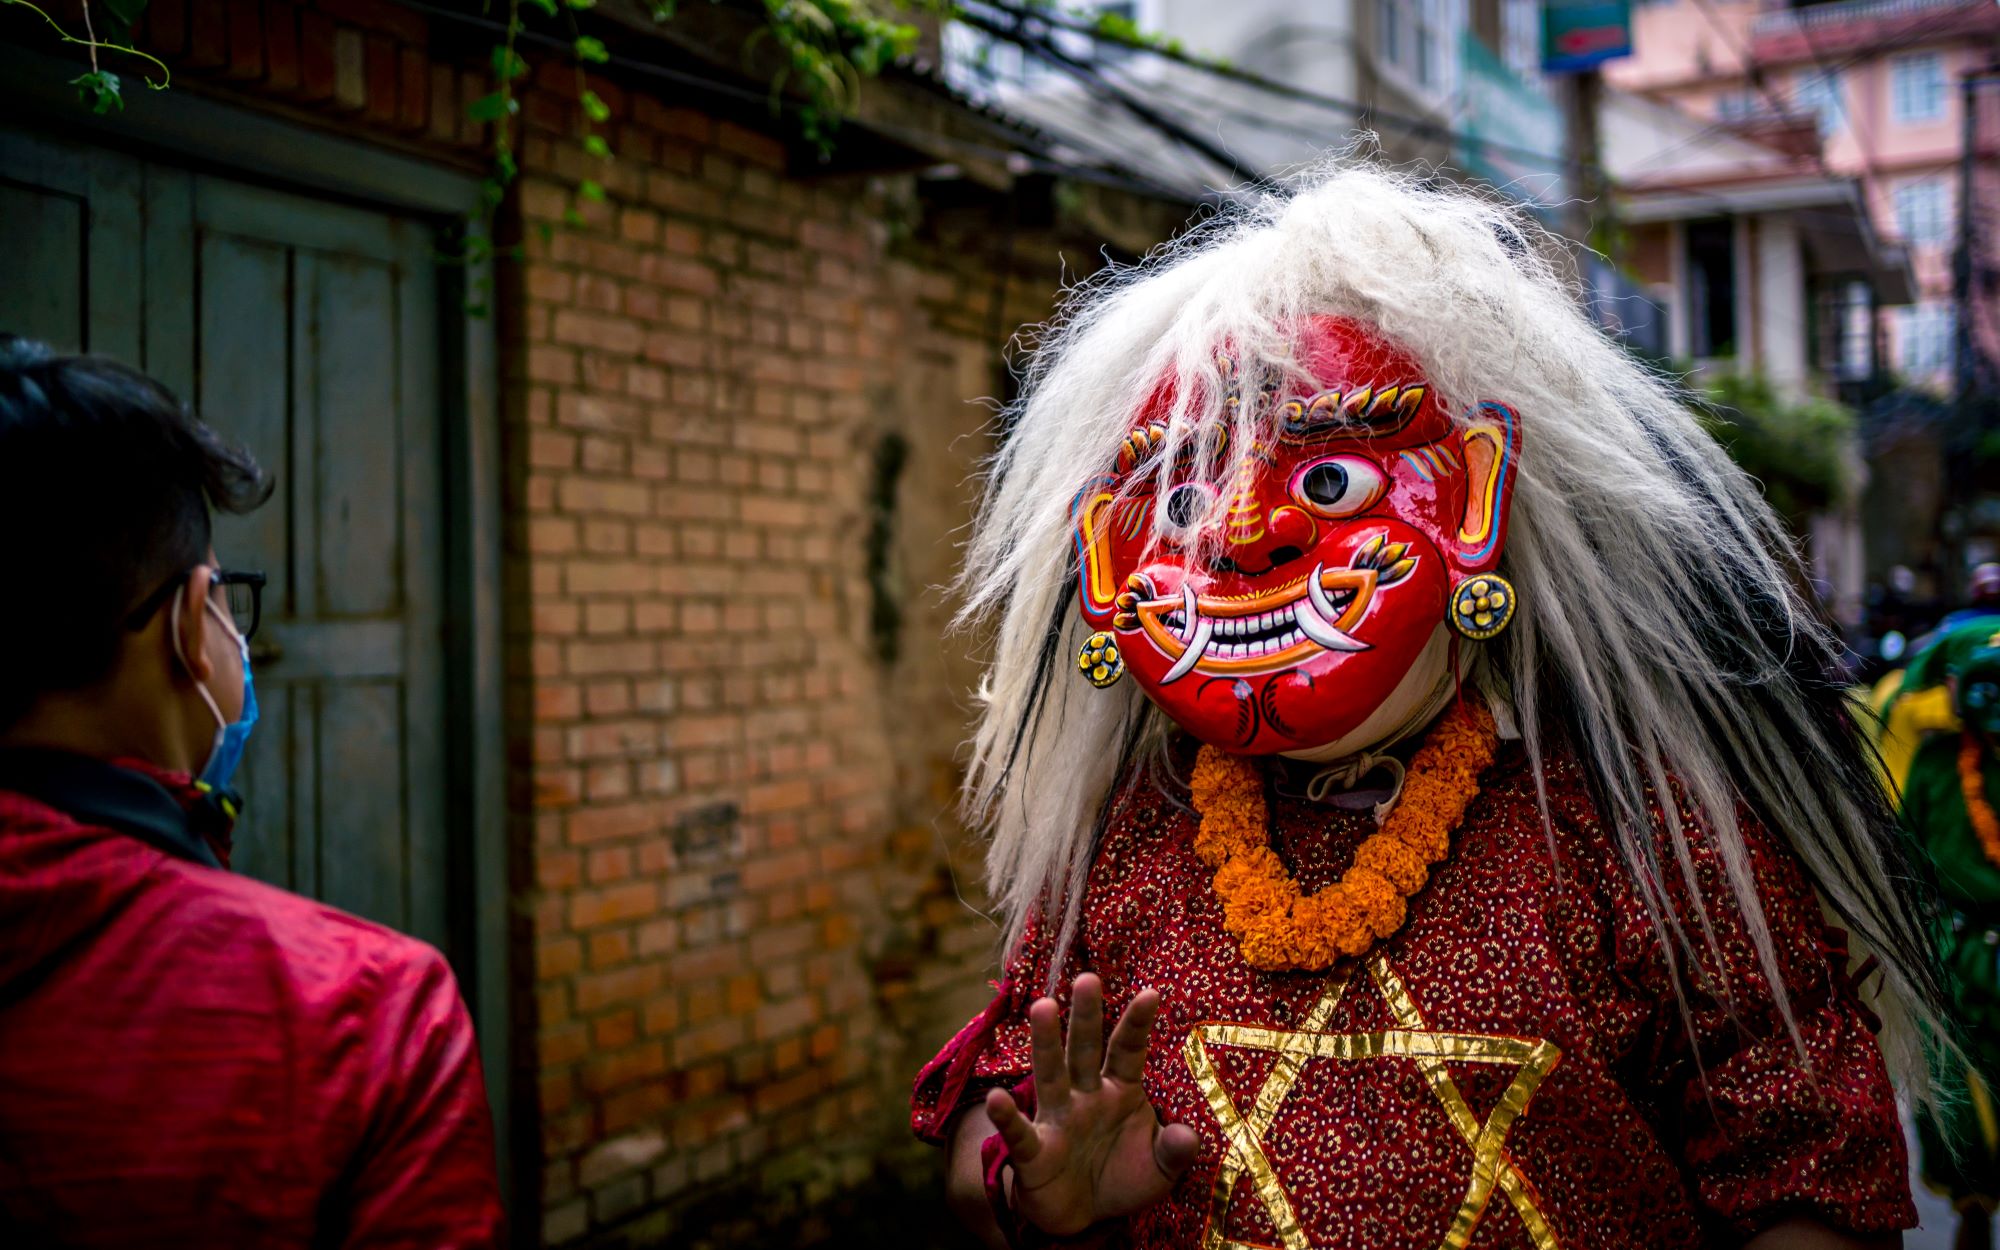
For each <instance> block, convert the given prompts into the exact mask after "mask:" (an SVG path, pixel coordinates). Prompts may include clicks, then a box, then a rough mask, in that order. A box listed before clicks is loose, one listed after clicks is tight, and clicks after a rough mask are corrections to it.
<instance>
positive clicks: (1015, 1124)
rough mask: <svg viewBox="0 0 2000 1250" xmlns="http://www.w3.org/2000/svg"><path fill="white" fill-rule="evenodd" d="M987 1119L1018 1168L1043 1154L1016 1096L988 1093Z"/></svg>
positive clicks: (1036, 1134)
mask: <svg viewBox="0 0 2000 1250" xmlns="http://www.w3.org/2000/svg"><path fill="white" fill-rule="evenodd" d="M986 1118H987V1119H989V1120H991V1121H993V1127H994V1129H995V1130H997V1131H998V1132H999V1134H1000V1140H1001V1141H1002V1142H1004V1143H1005V1144H1006V1146H1007V1157H1008V1158H1009V1159H1012V1160H1013V1161H1014V1164H1015V1166H1016V1167H1018V1166H1020V1165H1021V1164H1023V1163H1026V1162H1028V1161H1029V1160H1030V1159H1032V1158H1034V1157H1035V1156H1036V1155H1038V1154H1040V1153H1041V1152H1042V1138H1041V1135H1040V1134H1038V1133H1036V1132H1035V1126H1034V1125H1033V1124H1032V1123H1030V1122H1029V1120H1028V1117H1027V1116H1024V1115H1022V1114H1021V1109H1020V1108H1019V1107H1017V1106H1015V1105H1014V1096H1013V1095H1012V1094H1009V1093H1008V1092H1007V1091H1006V1090H1004V1089H990V1090H987V1091H986ZM1156 1153H1157V1151H1156Z"/></svg>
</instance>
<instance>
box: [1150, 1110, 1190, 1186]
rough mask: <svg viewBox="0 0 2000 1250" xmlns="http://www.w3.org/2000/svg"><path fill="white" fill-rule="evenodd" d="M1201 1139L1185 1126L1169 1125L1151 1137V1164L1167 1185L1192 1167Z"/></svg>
mask: <svg viewBox="0 0 2000 1250" xmlns="http://www.w3.org/2000/svg"><path fill="white" fill-rule="evenodd" d="M1200 1149H1201V1138H1200V1137H1198V1136H1196V1135H1195V1131H1194V1130H1193V1129H1191V1128H1189V1127H1188V1126H1187V1125H1185V1124H1169V1125H1167V1126H1166V1127H1165V1128H1162V1129H1161V1130H1160V1131H1159V1132H1158V1133H1155V1134H1154V1135H1153V1164H1154V1166H1156V1167H1158V1168H1159V1169H1160V1175H1162V1176H1164V1177H1166V1178H1167V1182H1168V1183H1169V1184H1171V1183H1173V1182H1174V1181H1177V1180H1179V1179H1180V1177H1181V1173H1183V1172H1185V1171H1187V1170H1188V1168H1190V1167H1192V1166H1193V1165H1194V1157H1195V1154H1196V1153H1197V1152H1198V1151H1200Z"/></svg>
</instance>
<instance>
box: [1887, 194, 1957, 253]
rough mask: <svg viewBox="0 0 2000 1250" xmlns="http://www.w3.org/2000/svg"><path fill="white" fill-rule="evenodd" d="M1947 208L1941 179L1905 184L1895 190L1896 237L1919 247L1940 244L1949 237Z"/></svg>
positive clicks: (1949, 213) (1949, 215) (1949, 228)
mask: <svg viewBox="0 0 2000 1250" xmlns="http://www.w3.org/2000/svg"><path fill="white" fill-rule="evenodd" d="M1950 204H1951V201H1950V197H1949V194H1948V192H1947V189H1946V186H1945V181H1944V179H1942V178H1925V179H1922V180H1920V181H1917V182H1906V183H1904V184H1903V185H1902V186H1900V187H1897V188H1896V233H1898V234H1900V235H1902V236H1903V241H1904V242H1905V243H1910V244H1914V245H1916V246H1918V247H1935V246H1937V245H1938V244H1940V243H1943V242H1944V241H1945V240H1946V238H1947V237H1948V236H1949V235H1950V233H1951V221H1950V217H1951V207H1950Z"/></svg>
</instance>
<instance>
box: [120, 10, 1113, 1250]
mask: <svg viewBox="0 0 2000 1250" xmlns="http://www.w3.org/2000/svg"><path fill="white" fill-rule="evenodd" d="M144 35H145V38H144V42H145V43H146V44H147V45H148V46H150V47H152V48H154V49H156V50H158V51H160V52H161V53H162V54H163V55H164V56H166V58H167V59H168V60H169V61H170V62H171V63H172V64H173V65H174V66H175V68H176V70H177V72H178V74H179V77H178V78H177V80H176V81H177V86H178V88H179V89H188V90H199V91H202V92H203V93H205V94H211V95H215V94H221V95H226V96H232V97H234V98H236V99H239V100H241V101H242V102H244V103H247V104H249V105H251V106H253V107H258V108H265V109H271V110H275V111H279V112H283V113H285V114H287V115H289V116H292V117H295V118H298V119H301V120H303V121H305V122H307V123H308V124H310V125H315V126H322V127H328V128H332V129H336V130H338V131H340V132H342V133H346V134H350V135H358V136H361V137H366V138H370V139H373V140H378V141H381V142H384V143H387V144H392V145H394V146H396V147H398V148H400V149H402V150H404V151H414V152H418V153H423V154H428V156H429V157H430V158H432V159H436V160H439V161H446V162H451V163H454V164H457V165H459V166H461V167H464V168H468V169H478V168H480V162H481V159H482V158H481V156H480V154H479V150H478V149H479V145H480V144H481V143H482V142H483V141H484V138H485V135H484V128H483V127H480V126H477V125H474V124H472V123H470V122H468V121H467V120H466V119H465V116H464V105H465V104H466V103H467V102H468V101H470V100H472V99H475V98H477V97H478V96H480V95H483V94H485V93H486V91H487V90H489V85H488V83H487V82H486V80H485V77H484V75H483V74H482V73H481V72H480V71H479V67H480V66H481V65H482V64H483V62H484V58H485V55H486V39H485V37H484V36H482V35H479V34H478V33H477V32H473V33H471V34H467V33H465V32H464V31H462V30H459V29H457V28H454V27H450V26H449V25H448V24H446V23H433V22H429V21H427V20H426V19H425V18H423V17H422V16H419V15H417V14H416V13H414V12H412V11H410V10H404V9H399V8H396V7H395V6H393V5H390V4H387V3H383V2H381V0H316V2H315V3H312V4H309V5H293V4H289V3H282V2H280V0H227V2H226V3H223V2H219V0H151V3H150V4H149V6H148V10H147V17H146V29H145V32H144ZM614 46H616V45H614ZM531 59H534V60H546V59H547V58H546V57H545V56H538V55H533V54H531ZM591 85H592V87H593V88H594V89H595V90H596V91H597V92H598V93H599V94H600V95H601V96H602V97H603V98H604V99H605V100H606V101H607V102H608V103H609V104H610V106H611V108H612V110H613V117H612V120H611V121H610V123H608V124H607V125H606V126H604V127H602V128H601V129H602V132H603V133H605V134H606V136H607V137H608V138H609V140H610V142H611V144H612V146H613V148H614V150H615V152H616V160H615V161H614V162H613V163H612V164H611V165H610V166H609V167H605V166H602V165H600V164H599V163H597V162H594V161H592V160H590V159H589V158H587V157H586V156H585V154H584V152H583V151H582V149H581V146H580V144H579V142H578V140H577V138H576V133H577V132H576V129H575V124H574V123H575V120H576V119H575V116H574V112H573V103H572V101H573V99H574V95H573V92H574V89H575V82H574V77H573V71H572V70H571V69H570V68H569V67H567V66H560V67H558V66H546V65H545V66H543V68H542V71H540V72H539V73H538V74H537V78H536V81H535V83H534V84H532V85H528V86H527V87H526V88H525V92H524V99H523V110H522V114H521V116H522V127H523V139H522V145H521V152H520V158H521V168H522V175H521V178H520V180H519V182H518V184H517V185H516V187H515V190H514V193H513V198H512V200H511V201H510V204H509V206H508V208H507V210H506V213H505V215H504V218H503V223H502V224H503V233H511V234H513V235H514V236H516V237H518V238H520V239H521V240H523V241H524V242H523V247H524V256H523V258H522V259H520V260H519V261H518V262H516V263H511V264H509V265H507V266H506V267H505V268H504V269H503V274H502V281H501V284H500V289H499V298H498V299H497V300H496V302H495V305H494V308H495V315H496V317H497V319H498V323H499V326H500V329H501V337H502V349H503V350H502V368H503V378H502V387H501V394H502V408H503V415H502V421H503V455H504V460H505V466H506V467H505V472H506V484H505V494H504V512H505V516H506V534H505V543H506V551H507V562H506V570H505V576H506V590H505V602H506V608H505V611H506V620H505V623H504V625H505V631H506V637H507V644H508V645H507V657H508V658H507V664H508V674H507V678H508V695H509V697H508V717H509V730H508V750H509V761H508V762H509V769H508V773H509V778H510V808H511V810H512V812H513V819H514V821H515V825H516V827H515V829H514V830H513V831H512V832H513V834H514V843H515V846H516V850H517V857H516V858H517V860H518V864H517V868H516V875H517V876H518V877H519V878H520V880H519V882H518V886H519V888H518V892H517V895H516V903H517V905H518V906H517V911H518V912H519V914H520V916H521V917H522V923H523V926H524V928H525V930H526V933H525V934H524V946H525V947H526V948H527V950H526V951H525V952H524V955H525V956H526V958H525V960H524V962H527V963H530V964H531V965H532V967H531V968H527V969H524V971H523V974H522V983H521V984H519V985H517V1006H518V1008H519V1010H518V1013H517V1014H519V1015H520V1016H521V1027H520V1036H519V1037H518V1038H517V1041H516V1047H515V1049H516V1054H517V1057H518V1061H519V1063H520V1064H521V1065H522V1066H523V1067H524V1069H525V1072H526V1075H527V1076H528V1077H529V1078H530V1079H531V1083H532V1084H533V1086H534V1087H535V1091H536V1093H537V1094H538V1097H534V1096H531V1097H528V1098H525V1099H520V1100H517V1101H520V1102H523V1103H524V1104H526V1105H525V1106H523V1107H522V1108H521V1109H520V1110H521V1114H520V1116H519V1122H518V1123H517V1124H516V1125H515V1129H516V1134H517V1138H519V1140H517V1143H516V1146H517V1149H516V1154H517V1156H524V1157H526V1158H529V1159H531V1160H533V1161H535V1163H536V1164H537V1165H538V1166H539V1167H540V1170H541V1174H540V1176H539V1177H535V1176H526V1177H523V1178H522V1179H523V1184H522V1185H521V1186H519V1189H520V1190H521V1191H522V1192H520V1193H519V1194H518V1199H519V1201H518V1203H517V1205H518V1206H519V1207H520V1209H521V1211H522V1212H523V1214H524V1215H526V1216H527V1218H528V1219H529V1220H530V1221H532V1222H534V1223H537V1224H538V1225H539V1229H540V1232H541V1235H542V1238H543V1240H544V1241H545V1242H546V1243H547V1244H550V1245H565V1244H572V1243H581V1242H591V1243H593V1244H598V1243H610V1242H619V1243H629V1244H635V1245H638V1244H655V1243H662V1242H665V1241H667V1240H669V1239H671V1240H673V1241H674V1242H675V1244H686V1243H688V1242H689V1241H690V1239H691V1238H695V1237H706V1238H711V1239H712V1238H721V1239H724V1240H727V1239H730V1238H731V1237H732V1236H733V1237H734V1239H736V1240H746V1239H752V1238H755V1237H757V1236H759V1235H760V1230H762V1235H768V1230H769V1229H770V1228H772V1227H775V1226H789V1227H790V1228H792V1229H793V1230H794V1231H793V1233H792V1234H788V1235H809V1234H810V1233H811V1232H812V1229H813V1224H812V1222H811V1218H810V1216H811V1208H812V1206H813V1204H814V1203H816V1202H822V1201H824V1200H827V1199H829V1198H832V1197H833V1196H835V1195H837V1194H839V1193H841V1192H843V1191H850V1190H852V1188H853V1187H854V1186H856V1185H859V1184H862V1183H864V1182H865V1181H867V1180H868V1179H869V1178H870V1177H871V1175H876V1174H879V1173H880V1172H881V1171H882V1170H883V1169H884V1168H885V1166H887V1167H891V1168H892V1170H893V1168H894V1167H895V1166H902V1167H903V1168H904V1169H905V1170H911V1169H913V1170H914V1172H915V1174H916V1179H915V1181H914V1182H913V1183H914V1184H915V1185H916V1186H917V1187H919V1188H920V1189H921V1190H923V1191H924V1192H925V1193H927V1194H929V1195H931V1201H933V1202H935V1194H936V1186H935V1168H936V1160H935V1159H934V1158H933V1157H931V1156H930V1155H929V1154H928V1153H927V1152H923V1151H921V1150H920V1149H919V1148H915V1147H913V1146H912V1145H911V1143H910V1141H909V1138H908V1135H907V1128H906V1127H905V1123H904V1107H903V1099H904V1096H905V1091H906V1090H907V1086H908V1079H909V1077H910V1075H911V1074H912V1072H913V1071H914V1069H915V1067H916V1066H917V1065H918V1064H919V1063H920V1062H921V1061H922V1060H923V1059H924V1058H927V1057H928V1055H929V1053H930V1052H931V1050H932V1049H933V1048H934V1047H935V1046H936V1045H937V1044H939V1043H940V1042H941V1041H942V1040H943V1039H944V1038H945V1037H946V1036H948V1035H949V1033H950V1032H951V1030H952V1029H954V1028H955V1027H956V1026H957V1025H958V1024H959V1023H961V1022H962V1021H963V1020H964V1019H965V1018H966V1017H967V1016H969V1015H970V1014H971V1013H972V1012H974V1011H976V1010H977V1009H978V1007H979V1006H980V1005H982V1004H983V1002H984V1000H985V997H986V995H987V994H988V993H989V992H990V991H989V990H988V989H987V987H986V984H985V981H984V978H985V977H986V976H987V975H989V974H990V963H991V956H992V953H993V952H992V950H991V943H992V940H993V931H992V929H991V927H990V926H988V925H987V924H985V923H984V922H983V921H981V920H979V919H978V918H977V916H976V915H975V914H974V912H973V911H972V909H971V907H970V906H968V904H967V903H965V902H962V901H961V898H960V895H961V893H964V894H966V895H968V896H972V897H974V898H975V899H976V881H977V848H975V847H972V846H970V845H968V843H967V839H966V837H965V835H964V834H963V832H962V831H961V830H959V829H958V828H957V827H956V826H955V825H954V824H953V822H952V820H951V818H950V814H949V813H950V810H951V805H952V802H953V798H954V793H953V792H954V789H955V785H956V780H957V771H956V766H955V764H954V755H955V751H956V748H957V746H958V743H959V741H960V740H961V738H962V736H963V733H964V717H965V708H966V704H967V692H968V691H969V689H970V686H971V682H972V678H973V676H974V672H975V669H974V666H973V665H972V663H971V662H970V661H969V659H968V658H967V657H966V655H965V654H963V647H962V645H961V644H957V643H952V642H950V641H946V642H944V643H943V644H942V645H941V640H944V639H945V635H946V630H945V625H946V621H947V616H948V613H947V608H946V605H945V603H944V601H943V597H942V595H941V594H940V593H939V592H938V591H937V589H936V588H937V587H939V586H941V585H942V584H943V583H945V582H946V581H948V580H949V578H950V577H951V575H952V572H953V559H954V557H953V550H954V543H955V541H956V539H955V535H956V534H957V532H958V531H959V530H960V529H961V527H962V526H963V525H964V523H965V521H966V519H967V516H968V513H969V506H970V493H971V490H972V486H971V481H970V478H971V474H972V473H973V471H974V468H975V465H976V462H977V459H978V457H979V456H980V455H982V454H983V453H984V451H985V450H986V449H987V446H988V445H987V443H986V442H985V439H984V435H983V433H982V430H983V426H984V424H985V422H986V420H987V419H988V417H989V416H990V407H988V406H986V405H983V404H980V403H977V402H973V401H977V400H979V399H981V398H983V397H990V396H992V395H994V394H996V393H997V392H998V391H999V390H1000V389H1001V388H1002V387H1003V385H1004V380H1003V373H1002V370H1001V369H1000V367H999V363H1000V357H999V347H1000V344H1001V343H1002V342H1004V341H1005V340H1006V339H1007V337H1008V336H1009V335H1011V333H1012V332H1013V330H1014V329H1015V327H1017V326H1018V325H1020V324H1021V323H1022V322H1024V321H1030V320H1035V319H1038V318H1040V317H1041V316H1043V315H1045V314H1046V312H1047V310H1048V304H1047V300H1048V299H1049V297H1050V295H1051V294H1052V293H1053V291H1054V290H1055V288H1056V286H1057V282H1058V278H1059V276H1060V268H1059V267H1060V264H1061V261H1060V259H1059V257H1058V254H1057V246H1056V243H1055V240H1054V238H1053V237H1052V236H1051V235H1048V234H1045V233H1022V234H1021V235H1020V237H1018V238H1012V239H1004V240H1003V239H1002V238H1001V237H1000V230H1001V227H1000V226H999V224H997V223H998V222H999V220H1000V219H999V218H997V217H996V216H995V211H996V210H995V208H994V204H995V203H996V201H990V200H989V201H985V202H983V206H982V201H981V200H980V197H979V196H977V195H973V196H970V197H968V196H966V195H964V194H962V192H959V193H954V195H953V196H952V197H951V198H952V200H953V203H952V204H951V205H950V206H949V207H948V208H944V209H935V210H934V207H933V206H932V205H931V204H930V203H929V202H928V201H927V200H926V198H925V197H924V196H923V195H922V194H920V192H919V189H918V183H917V182H916V180H915V179H913V178H912V177H911V176H909V175H902V176H895V177H879V178H869V177H860V176H850V177H844V178H825V179H802V178H799V177H794V176H791V175H790V174H789V173H788V172H787V171H788V162H787V155H788V153H787V151H786V148H785V146H784V144H783V143H782V142H781V141H780V140H779V139H778V138H774V137H773V134H772V133H770V132H771V131H773V130H774V129H775V127H774V126H773V125H772V124H771V123H770V122H769V119H768V118H760V117H758V116H756V115H754V114H753V115H751V116H748V117H744V116H738V117H736V118H735V119H734V120H731V119H727V118H722V117H718V116H715V115H713V114H712V113H710V112H708V111H704V110H703V109H702V108H698V107H693V106H690V105H689V103H688V102H687V101H686V100H685V99H683V100H681V101H679V102H676V103H674V104H668V103H663V102H662V101H660V100H659V99H656V98H653V97H651V96H648V95H645V94H636V95H635V94H631V93H629V92H628V91H627V90H626V89H625V87H626V86H629V84H620V83H616V82H609V81H593V82H592V84H591ZM585 176H590V177H595V178H597V179H599V180H600V181H602V183H603V184H604V186H605V188H606V190H607V193H608V194H607V201H606V202H605V203H602V204H595V203H584V202H581V201H580V200H578V199H577V198H576V197H575V195H574V187H575V185H576V183H577V182H578V180H579V179H581V178H583V177H585ZM968 206H969V207H968ZM571 210H575V211H576V212H578V213H580V214H581V216H582V219H583V220H582V224H581V225H573V224H567V223H566V218H567V217H568V215H569V214H570V212H571ZM1068 252H1069V257H1070V261H1069V263H1070V265H1071V267H1072V268H1074V266H1075V264H1076V261H1077V259H1078V258H1079V257H1082V258H1085V259H1086V260H1088V259H1089V258H1092V257H1094V256H1095V255H1096V254H1097V248H1096V246H1095V244H1094V243H1093V241H1091V240H1088V239H1085V240H1082V241H1081V242H1080V244H1079V245H1077V246H1072V247H1070V248H1069V249H1068ZM1007 253H1011V254H1012V255H1014V256H1017V257H1020V258H1022V259H1023V262H1024V263H1023V264H1020V265H1017V266H1013V267H1012V268H1013V269H1015V270H1016V271H1017V272H1015V273H1014V274H1013V276H1012V277H1011V279H1010V280H1009V281H1007V282H1006V283H1004V284H1003V283H1001V281H1000V280H999V278H998V277H997V275H996V268H997V267H998V266H996V263H995V259H994V258H995V257H996V256H998V255H1002V254H1007ZM1028 258H1034V261H1033V263H1032V264H1027V263H1025V262H1026V261H1027V259H1028ZM885 1160H886V1161H888V1162H887V1163H886V1164H885ZM894 1215H895V1218H898V1219H906V1218H907V1217H908V1215H909V1212H907V1211H900V1210H899V1211H896V1212H895V1213H894ZM897 1236H899V1237H900V1239H902V1240H905V1241H907V1240H908V1239H909V1227H908V1225H907V1224H904V1225H902V1226H900V1228H899V1230H898V1234H897Z"/></svg>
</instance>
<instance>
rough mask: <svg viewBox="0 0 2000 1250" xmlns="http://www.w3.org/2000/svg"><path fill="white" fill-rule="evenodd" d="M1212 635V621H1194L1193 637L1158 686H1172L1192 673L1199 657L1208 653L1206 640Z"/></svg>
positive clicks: (1201, 619)
mask: <svg viewBox="0 0 2000 1250" xmlns="http://www.w3.org/2000/svg"><path fill="white" fill-rule="evenodd" d="M1192 597H1193V594H1192V592H1190V594H1189V598H1190V600H1192ZM1189 611H1193V605H1192V603H1190V605H1189ZM1190 619H1193V618H1190ZM1214 633H1215V622H1214V621H1211V620H1209V619H1208V618H1207V617H1202V618H1200V619H1199V620H1197V621H1195V624H1194V636H1193V637H1191V638H1189V639H1188V642H1187V649H1186V650H1184V651H1182V652H1181V658H1180V659H1178V660H1175V661H1174V666H1173V667H1172V668H1170V669H1168V670H1167V675H1166V676H1165V677H1162V678H1160V684H1161V685H1162V686H1168V685H1172V684H1173V683H1174V682H1177V681H1179V680H1180V679H1181V678H1183V677H1185V676H1187V675H1188V674H1189V673H1191V672H1193V671H1194V666H1195V665H1196V664H1199V663H1200V662H1201V657H1202V656H1203V655H1206V654H1207V653H1208V640H1209V638H1210V637H1211V636H1212V635H1213V634H1214Z"/></svg>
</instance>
